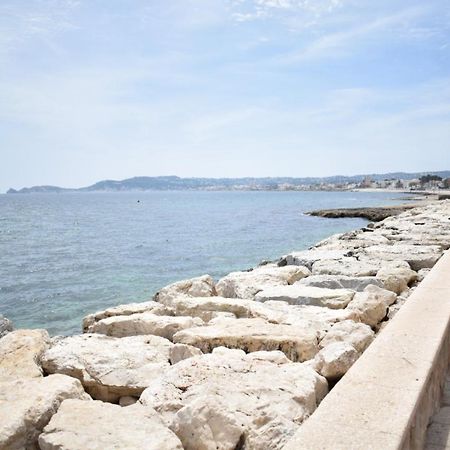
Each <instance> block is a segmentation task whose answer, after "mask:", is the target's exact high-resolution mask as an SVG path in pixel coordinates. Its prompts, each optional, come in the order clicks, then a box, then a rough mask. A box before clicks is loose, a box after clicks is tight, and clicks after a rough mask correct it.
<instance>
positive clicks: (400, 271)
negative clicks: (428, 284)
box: [377, 261, 417, 295]
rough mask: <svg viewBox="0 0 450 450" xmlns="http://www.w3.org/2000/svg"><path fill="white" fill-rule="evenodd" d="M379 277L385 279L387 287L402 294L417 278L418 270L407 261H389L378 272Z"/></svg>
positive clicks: (384, 282)
mask: <svg viewBox="0 0 450 450" xmlns="http://www.w3.org/2000/svg"><path fill="white" fill-rule="evenodd" d="M377 278H378V279H380V280H382V281H383V284H384V287H385V288H386V289H388V290H390V291H392V292H395V293H396V294H397V295H400V294H401V293H402V292H403V291H406V290H407V289H408V286H409V285H410V284H411V283H412V282H413V281H415V280H416V279H417V272H415V271H414V270H411V268H410V267H409V264H408V263H407V262H405V261H402V262H398V261H397V262H394V263H392V262H388V263H386V264H384V265H383V267H382V268H381V269H380V270H379V271H378V272H377Z"/></svg>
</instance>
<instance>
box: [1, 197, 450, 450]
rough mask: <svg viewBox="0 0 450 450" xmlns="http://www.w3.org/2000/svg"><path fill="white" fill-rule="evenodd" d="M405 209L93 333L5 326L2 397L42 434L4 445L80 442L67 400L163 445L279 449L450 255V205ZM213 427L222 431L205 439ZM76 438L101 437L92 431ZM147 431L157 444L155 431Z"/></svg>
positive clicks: (93, 320)
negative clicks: (70, 436)
mask: <svg viewBox="0 0 450 450" xmlns="http://www.w3.org/2000/svg"><path fill="white" fill-rule="evenodd" d="M389 208H390V209H391V210H392V209H393V207H388V208H383V210H384V211H382V212H384V213H386V214H387V213H388V211H386V210H387V209H389ZM397 208H402V210H401V211H398V213H397V214H398V215H395V216H392V215H390V216H389V217H387V218H385V219H384V220H382V221H380V222H378V223H375V224H372V225H371V226H370V227H364V228H363V229H360V230H354V231H352V232H348V233H343V234H340V235H333V236H331V237H329V238H327V239H325V240H323V241H321V242H319V243H317V244H316V245H314V246H313V247H312V248H310V249H309V250H304V251H300V252H292V253H290V254H287V255H284V256H283V257H281V258H280V259H279V261H277V262H276V263H268V264H264V265H261V266H258V267H255V268H253V269H251V270H249V271H244V272H233V273H230V274H228V275H227V276H225V277H223V278H222V279H220V280H219V281H218V282H216V281H215V280H213V279H212V278H211V277H210V276H208V275H203V276H201V277H197V278H194V279H190V280H183V281H180V282H177V283H173V284H171V285H169V286H166V287H164V288H162V289H161V290H159V291H158V292H157V294H156V295H155V297H154V298H153V300H150V301H148V302H143V303H134V304H129V305H120V306H117V307H114V308H108V309H106V310H104V311H99V312H97V313H93V314H90V315H89V316H87V317H86V318H85V319H84V321H83V331H84V334H81V335H76V336H71V337H66V338H61V337H56V338H53V339H50V337H49V336H48V334H47V333H46V332H45V330H17V331H9V329H5V331H6V332H7V333H6V334H5V336H4V337H2V338H1V339H0V355H2V356H4V357H5V359H4V361H5V363H4V364H3V366H4V367H2V370H1V371H0V382H1V383H2V387H1V388H0V395H1V396H3V397H0V399H3V400H4V399H5V398H8V401H9V402H10V405H11V407H12V408H13V409H14V411H18V414H19V417H21V420H22V421H23V424H26V425H24V426H25V428H27V427H28V428H29V427H37V428H35V431H34V432H33V433H27V436H26V437H24V436H23V428H20V427H19V428H14V426H11V425H9V428H8V423H7V420H6V419H7V418H6V417H5V418H4V419H5V422H3V421H2V420H1V421H0V430H1V431H3V432H4V433H3V434H1V433H0V436H2V439H9V441H4V442H3V441H2V442H0V447H1V446H2V445H5V442H6V443H9V442H13V441H14V440H18V439H29V440H30V442H29V444H30V445H35V444H36V442H37V440H39V445H41V448H43V449H45V448H47V447H46V445H48V443H49V442H53V441H52V439H58V436H57V435H55V431H54V430H55V424H57V425H58V427H59V428H58V429H59V430H60V432H67V433H69V432H72V433H73V432H74V430H72V428H71V425H70V420H69V418H68V412H67V408H65V405H68V403H66V402H69V403H70V406H71V410H72V411H75V412H77V411H78V414H79V415H80V416H81V415H82V414H87V413H89V411H90V413H91V414H94V415H95V414H99V412H100V411H103V410H106V409H108V408H112V409H111V415H112V417H114V418H117V419H118V422H117V427H119V428H120V426H121V425H120V423H121V420H119V419H120V418H121V417H122V416H123V415H127V416H129V418H130V420H144V421H145V420H147V421H148V423H151V424H153V425H154V429H155V430H157V431H158V433H166V435H167V445H166V446H165V447H160V448H167V449H169V448H180V449H181V448H185V449H190V448H195V446H196V445H197V446H199V445H200V446H202V445H203V446H208V445H211V446H212V445H214V446H217V445H218V446H221V445H223V446H224V448H235V447H236V446H238V445H242V446H243V445H244V444H245V445H248V446H250V447H252V448H256V449H266V448H267V449H274V450H275V449H281V448H282V447H283V446H284V445H285V444H287V442H288V441H289V439H290V438H291V437H292V436H293V434H294V433H295V432H296V431H298V429H299V428H301V423H302V422H303V421H304V420H306V418H307V417H308V416H309V415H311V414H312V413H313V412H314V410H315V409H316V407H317V405H318V404H319V403H320V402H321V400H322V399H323V398H324V397H325V396H326V394H327V392H328V390H329V389H330V388H331V387H332V386H333V385H334V384H335V383H336V382H337V381H338V380H339V379H340V378H342V377H343V376H345V373H346V372H347V371H348V370H349V369H350V367H351V366H352V365H353V364H354V363H355V362H356V361H357V360H358V358H359V357H360V356H361V355H362V353H363V352H364V351H365V349H366V348H367V347H368V346H369V345H370V344H371V342H372V341H373V340H374V339H375V338H376V336H377V335H378V333H379V332H380V330H382V329H383V328H384V327H385V326H386V324H387V323H389V321H390V320H391V319H392V318H393V317H394V316H395V314H396V312H397V311H398V310H400V308H401V307H402V305H403V304H404V303H405V302H407V301H408V298H409V296H410V294H411V293H413V292H414V290H415V289H416V287H417V286H418V285H419V283H420V282H421V281H422V280H423V279H424V278H425V276H426V275H427V273H428V272H429V271H430V270H431V268H432V267H433V266H434V264H435V263H436V262H437V261H438V260H439V258H440V257H441V256H442V254H443V252H444V251H445V250H447V249H448V248H449V247H450V232H449V230H448V219H447V218H448V214H449V211H450V202H449V201H445V200H444V201H439V202H437V201H428V200H427V201H424V202H421V203H420V204H419V205H416V204H414V205H411V204H409V205H399V206H398V207H397ZM361 209H363V208H359V210H361ZM370 209H375V208H370ZM340 211H342V210H340ZM336 214H337V213H336ZM378 214H380V211H378ZM345 217H350V216H345ZM351 217H354V216H351ZM0 331H1V329H0ZM0 335H1V334H0ZM6 355H8V356H7V357H6ZM125 361H126V362H125ZM224 363H225V365H224ZM150 366H151V371H150V372H149V368H150ZM125 369H126V370H125ZM124 370H125V372H124ZM249 374H250V375H249ZM55 377H57V379H56V378H55ZM58 377H59V378H58ZM16 379H19V381H14V380H16ZM20 380H22V381H20ZM55 380H56V381H55ZM169 380H170V383H169V384H170V386H171V387H170V389H169V388H168V384H167V383H168V382H169ZM202 380H204V381H202ZM205 380H206V381H205ZM224 380H225V382H224ZM233 380H234V381H233ZM8 383H9V384H8ZM17 383H19V385H20V383H22V385H23V386H28V388H27V389H29V386H33V388H34V389H36V390H38V391H39V389H40V390H41V392H44V396H46V398H48V399H50V400H51V401H50V403H51V406H48V405H47V406H45V405H44V406H42V408H41V409H40V410H39V411H37V412H36V410H34V412H33V414H37V416H36V415H35V416H33V417H30V414H32V413H31V412H30V408H28V407H27V408H24V406H23V404H24V401H25V400H24V398H26V393H25V391H21V390H20V388H18V385H17ZM52 383H56V384H58V387H57V388H55V386H54V385H53V384H52ZM204 383H206V384H204ZM62 385H64V386H62ZM7 386H9V388H8V389H13V390H14V389H15V398H14V399H12V398H10V397H8V393H7V392H6V390H7ZM280 389H281V391H280ZM56 392H57V393H56ZM61 392H63V394H61ZM88 394H89V395H88ZM5 396H6V397H5ZM89 396H90V397H89ZM91 397H92V398H94V399H95V400H97V401H92V400H89V399H90V398H91ZM17 399H19V400H20V401H21V402H22V403H20V402H19V403H20V406H19V404H18V403H17V402H18V400H17ZM55 399H58V400H55ZM29 401H31V402H35V401H36V400H35V399H34V397H33V396H30V398H29ZM105 402H106V403H105ZM25 403H26V402H25ZM61 403H62V406H61V408H59V405H60V404H61ZM114 403H116V404H119V405H122V407H120V406H117V405H112V404H114ZM125 405H133V406H127V407H125ZM58 408H59V410H58ZM279 408H281V409H279ZM148 411H151V414H150V416H151V417H149V416H148ZM236 411H241V413H237V412H236ZM242 412H243V413H242ZM261 413H263V414H264V417H265V419H264V420H263V419H262V418H261ZM146 414H147V416H146ZM242 414H244V415H242ZM0 415H1V413H0ZM43 415H45V416H46V417H48V420H50V417H52V419H51V421H50V424H49V425H47V423H42V416H43ZM144 416H145V417H146V418H145V417H144ZM2 419H3V417H2ZM48 420H46V421H45V420H44V422H48ZM99 420H100V422H101V419H99ZM211 421H212V422H211ZM2 423H5V424H6V425H1V424H2ZM37 423H39V426H38V425H37ZM101 423H103V422H101ZM113 423H114V419H113ZM211 423H216V424H217V427H218V429H221V431H222V432H221V434H216V433H213V434H212V435H211V434H207V433H206V434H205V430H206V428H207V427H208V426H210V424H211ZM45 425H47V427H46V428H45V429H43V427H44V426H45ZM122 426H123V425H122ZM83 427H84V428H83ZM28 428H27V430H28ZM5 430H6V431H5ZM61 430H62V431H61ZM116 431H117V430H113V432H112V435H113V438H112V439H114V433H115V432H116ZM5 433H6V434H5ZM77 433H79V434H83V433H84V434H89V433H91V435H92V438H93V439H95V438H96V430H95V429H91V428H89V425H83V426H82V427H81V429H80V430H79V431H75V435H77ZM97 433H98V432H97ZM146 433H147V434H146V437H147V438H149V439H151V438H152V437H154V436H153V435H154V433H155V431H152V430H146ZM3 436H6V438H4V437H3ZM116 438H117V437H116ZM75 439H76V436H75ZM122 444H123V442H122ZM225 444H226V445H225ZM61 448H67V449H69V448H70V446H67V447H64V446H62V447H61ZM243 448H245V447H243Z"/></svg>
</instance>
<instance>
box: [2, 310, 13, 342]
mask: <svg viewBox="0 0 450 450" xmlns="http://www.w3.org/2000/svg"><path fill="white" fill-rule="evenodd" d="M12 330H13V324H12V322H11V321H10V320H9V319H7V318H6V317H3V316H2V315H1V314H0V338H2V337H3V336H5V335H6V334H8V333H9V332H10V331H12Z"/></svg>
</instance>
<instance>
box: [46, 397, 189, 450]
mask: <svg viewBox="0 0 450 450" xmlns="http://www.w3.org/2000/svg"><path fill="white" fill-rule="evenodd" d="M39 447H40V449H41V450H55V449H58V450H86V449H94V448H95V449H133V450H183V446H182V445H181V442H180V440H179V439H178V438H177V436H176V435H175V434H174V433H173V432H172V431H170V430H169V429H168V428H167V427H166V426H165V425H164V424H163V422H162V420H161V418H160V417H159V415H158V413H157V412H156V411H155V410H154V409H152V408H149V407H143V406H141V405H134V406H129V407H127V408H121V407H120V406H118V405H112V404H110V403H104V402H100V401H96V400H94V401H89V402H86V401H82V400H65V401H64V402H62V404H61V406H60V408H59V410H58V412H57V413H56V414H55V415H54V416H53V417H52V419H51V420H50V423H49V424H48V425H47V426H46V427H45V428H44V431H43V433H42V434H41V435H40V436H39Z"/></svg>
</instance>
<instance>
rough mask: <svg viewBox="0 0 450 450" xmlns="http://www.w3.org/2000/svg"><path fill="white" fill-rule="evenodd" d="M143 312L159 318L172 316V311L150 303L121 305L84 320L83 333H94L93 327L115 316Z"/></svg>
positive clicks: (159, 304) (163, 306) (156, 303)
mask: <svg viewBox="0 0 450 450" xmlns="http://www.w3.org/2000/svg"><path fill="white" fill-rule="evenodd" d="M143 312H151V313H152V314H156V315H158V316H166V315H171V311H170V309H169V308H167V307H166V306H165V305H163V304H161V303H158V302H154V301H149V302H142V303H130V304H128V305H119V306H114V307H112V308H108V309H105V310H104V311H98V312H96V313H94V314H89V315H88V316H86V317H84V318H83V333H92V326H93V325H94V324H95V323H96V322H98V321H100V320H102V319H106V318H108V317H114V316H130V315H131V314H138V313H143Z"/></svg>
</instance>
